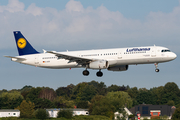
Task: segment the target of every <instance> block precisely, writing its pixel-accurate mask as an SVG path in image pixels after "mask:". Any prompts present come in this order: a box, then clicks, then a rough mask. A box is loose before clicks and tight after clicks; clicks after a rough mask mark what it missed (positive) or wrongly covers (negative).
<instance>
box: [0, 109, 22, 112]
mask: <svg viewBox="0 0 180 120" xmlns="http://www.w3.org/2000/svg"><path fill="white" fill-rule="evenodd" d="M0 112H20V111H19V110H14V109H0Z"/></svg>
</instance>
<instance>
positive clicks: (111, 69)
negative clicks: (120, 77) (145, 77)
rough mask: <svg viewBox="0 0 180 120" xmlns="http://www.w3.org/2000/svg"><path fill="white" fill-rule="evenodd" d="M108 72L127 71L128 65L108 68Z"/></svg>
mask: <svg viewBox="0 0 180 120" xmlns="http://www.w3.org/2000/svg"><path fill="white" fill-rule="evenodd" d="M108 70H109V71H126V70H128V65H117V66H113V67H108Z"/></svg>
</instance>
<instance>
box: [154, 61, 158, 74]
mask: <svg viewBox="0 0 180 120" xmlns="http://www.w3.org/2000/svg"><path fill="white" fill-rule="evenodd" d="M154 65H155V67H156V69H155V71H156V72H159V69H158V63H155V64H154Z"/></svg>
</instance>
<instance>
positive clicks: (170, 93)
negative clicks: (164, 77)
mask: <svg viewBox="0 0 180 120" xmlns="http://www.w3.org/2000/svg"><path fill="white" fill-rule="evenodd" d="M162 99H163V104H166V103H167V102H168V101H169V100H173V101H174V103H175V105H177V104H179V99H180V90H179V88H178V86H177V84H175V83H174V82H168V83H166V84H165V86H164V94H163V96H162Z"/></svg>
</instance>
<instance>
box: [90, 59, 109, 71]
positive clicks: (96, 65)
mask: <svg viewBox="0 0 180 120" xmlns="http://www.w3.org/2000/svg"><path fill="white" fill-rule="evenodd" d="M108 66H109V65H108V61H105V60H101V61H94V62H91V63H89V68H91V69H106V68H108Z"/></svg>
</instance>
